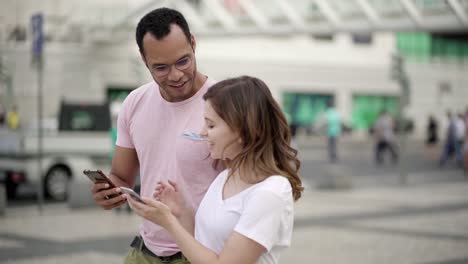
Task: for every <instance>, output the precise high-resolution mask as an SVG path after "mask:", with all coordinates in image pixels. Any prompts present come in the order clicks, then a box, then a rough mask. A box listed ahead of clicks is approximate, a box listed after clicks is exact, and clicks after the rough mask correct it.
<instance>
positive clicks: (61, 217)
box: [0, 179, 468, 264]
mask: <svg viewBox="0 0 468 264" xmlns="http://www.w3.org/2000/svg"><path fill="white" fill-rule="evenodd" d="M467 194H468V181H467V180H464V179H460V180H454V181H451V182H448V183H444V182H436V183H427V184H418V185H414V184H413V185H411V184H410V185H407V186H396V187H395V186H392V187H374V188H355V189H350V190H341V191H339V190H335V191H331V190H326V191H324V190H318V189H316V188H313V187H309V188H308V189H307V190H306V192H305V193H304V197H303V198H302V199H301V200H299V202H298V203H297V204H296V218H295V229H294V236H293V242H292V247H291V248H290V249H288V250H287V251H285V252H284V254H283V256H282V259H281V263H285V264H286V263H360V264H365V263H369V264H371V263H372V264H374V263H427V264H429V263H446V264H449V263H450V264H453V263H468V221H467V219H468V195H467ZM139 223H140V219H139V218H138V217H136V216H135V215H134V214H128V213H127V212H125V211H120V212H116V211H103V210H100V209H97V208H88V209H80V210H71V209H69V208H68V206H67V205H66V204H63V203H59V204H47V205H46V206H45V207H44V210H43V214H42V215H40V214H39V212H38V209H37V207H36V206H33V205H27V206H19V207H14V208H8V209H7V212H6V214H5V215H4V216H3V217H0V263H10V264H20V263H21V264H23V263H37V264H45V263H64V262H66V263H72V264H73V263H87V264H92V263H99V264H100V263H121V262H122V259H123V257H124V256H125V254H126V251H127V249H128V246H127V245H128V243H129V242H130V240H131V238H132V237H133V236H134V234H135V233H136V230H137V227H138V224H139Z"/></svg>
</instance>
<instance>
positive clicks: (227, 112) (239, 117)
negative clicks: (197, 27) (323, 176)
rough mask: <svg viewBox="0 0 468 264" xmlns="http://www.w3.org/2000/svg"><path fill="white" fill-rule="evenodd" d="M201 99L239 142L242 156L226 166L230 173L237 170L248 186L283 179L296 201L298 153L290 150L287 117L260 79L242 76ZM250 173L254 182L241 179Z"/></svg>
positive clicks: (298, 187) (215, 86)
mask: <svg viewBox="0 0 468 264" xmlns="http://www.w3.org/2000/svg"><path fill="white" fill-rule="evenodd" d="M203 99H205V100H206V101H209V102H210V104H211V106H212V107H213V109H214V110H215V111H216V113H217V114H218V115H219V116H220V117H221V118H222V119H223V120H224V122H226V123H227V125H228V126H229V127H230V128H231V129H232V130H233V131H235V132H238V133H239V135H240V137H241V139H242V144H243V148H242V151H241V153H240V154H239V155H237V156H236V157H235V158H234V159H233V160H232V161H230V162H229V164H228V167H229V168H230V169H231V173H233V172H234V171H237V170H239V173H240V175H241V177H243V179H244V180H245V181H247V182H250V183H257V182H260V181H262V180H264V179H265V178H266V177H269V176H271V175H282V176H284V177H286V178H287V179H288V180H289V182H290V184H291V187H292V191H293V197H294V200H298V199H299V198H300V197H301V193H302V191H303V190H304V188H303V187H302V182H301V179H300V178H299V175H298V171H299V167H300V161H299V160H298V159H297V150H295V149H293V148H292V147H291V146H290V143H291V134H290V131H289V127H288V123H287V121H286V117H285V115H284V114H283V112H282V110H281V108H280V107H279V105H278V103H277V102H276V101H275V100H274V99H273V96H272V94H271V92H270V90H269V89H268V86H267V85H266V84H265V83H264V82H263V81H261V80H260V79H257V78H254V77H249V76H241V77H238V78H232V79H227V80H224V81H221V82H218V83H217V84H215V85H213V86H212V87H211V88H210V89H209V90H208V91H207V92H206V94H205V95H204V96H203ZM250 170H253V172H254V174H255V175H256V177H257V179H246V178H245V176H243V175H245V173H243V172H245V171H250ZM252 181H253V182H252Z"/></svg>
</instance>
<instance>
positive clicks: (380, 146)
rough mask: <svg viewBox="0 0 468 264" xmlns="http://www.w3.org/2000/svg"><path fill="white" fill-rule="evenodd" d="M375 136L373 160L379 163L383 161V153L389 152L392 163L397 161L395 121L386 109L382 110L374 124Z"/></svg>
mask: <svg viewBox="0 0 468 264" xmlns="http://www.w3.org/2000/svg"><path fill="white" fill-rule="evenodd" d="M374 136H375V162H376V164H377V165H380V164H382V163H383V162H384V156H383V155H384V153H385V152H386V151H388V152H390V155H391V158H392V162H393V164H395V163H397V162H398V150H397V142H396V137H395V122H394V120H393V117H392V116H391V115H390V113H388V112H387V111H386V110H383V111H382V112H381V113H380V115H379V118H378V119H377V121H376V123H375V125H374Z"/></svg>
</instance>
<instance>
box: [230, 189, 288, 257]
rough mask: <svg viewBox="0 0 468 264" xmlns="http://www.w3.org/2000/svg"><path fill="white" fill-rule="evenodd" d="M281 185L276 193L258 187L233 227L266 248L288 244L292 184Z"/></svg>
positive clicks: (268, 249) (247, 200)
mask: <svg viewBox="0 0 468 264" xmlns="http://www.w3.org/2000/svg"><path fill="white" fill-rule="evenodd" d="M288 185H289V183H288ZM284 188H285V187H284V185H283V190H281V191H279V193H276V192H275V191H273V190H271V189H260V190H258V191H256V192H254V193H253V194H252V195H250V197H249V199H246V201H245V208H244V211H243V212H242V214H241V217H240V219H239V222H238V223H237V225H236V226H235V228H234V231H236V232H238V233H239V234H242V235H244V236H246V237H248V238H250V239H252V240H254V241H256V242H257V243H259V244H261V245H262V246H263V247H265V249H266V250H267V251H270V250H271V249H272V248H273V246H275V245H283V246H289V244H290V239H291V236H292V225H293V212H292V208H293V200H292V193H291V187H290V186H287V187H286V188H288V189H286V190H284ZM288 193H289V194H288ZM288 196H289V197H290V198H289V197H288Z"/></svg>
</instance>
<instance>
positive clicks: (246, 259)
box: [127, 197, 266, 264]
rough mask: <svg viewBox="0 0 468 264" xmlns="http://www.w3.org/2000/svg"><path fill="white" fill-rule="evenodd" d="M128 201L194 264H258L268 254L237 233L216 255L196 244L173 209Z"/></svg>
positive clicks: (151, 201) (150, 203)
mask: <svg viewBox="0 0 468 264" xmlns="http://www.w3.org/2000/svg"><path fill="white" fill-rule="evenodd" d="M127 199H128V201H129V203H130V206H131V207H132V209H133V210H134V211H135V213H136V214H138V215H140V216H142V217H143V218H145V219H147V220H149V221H151V222H153V223H155V224H158V225H160V226H162V227H164V228H165V229H166V230H167V231H168V232H169V233H170V234H171V235H172V237H173V238H174V240H175V241H176V243H177V245H178V246H179V248H180V249H181V250H182V252H183V253H184V255H185V256H186V257H187V258H188V259H189V261H190V262H191V263H193V264H198V263H200V264H201V263H214V264H216V263H222V264H231V263H232V264H237V263H255V262H256V261H257V260H258V258H259V257H260V256H261V255H262V254H263V253H265V252H266V249H265V248H264V247H263V246H262V245H260V244H259V243H257V242H255V241H253V240H251V239H249V238H247V237H245V236H243V235H241V234H239V233H237V232H232V234H231V235H230V237H229V238H228V240H227V241H226V243H225V245H224V248H223V250H222V251H221V253H220V254H219V255H217V254H215V253H214V252H213V251H212V250H210V249H208V248H206V247H205V246H203V245H202V244H201V243H200V242H198V241H197V240H195V238H194V237H193V235H192V234H190V233H189V232H188V231H187V230H186V229H185V228H184V227H183V226H182V225H181V223H180V222H179V221H178V220H177V218H176V217H175V216H174V215H173V214H172V213H171V211H170V208H169V207H167V206H166V205H165V204H163V203H161V202H158V201H155V200H152V199H148V198H145V197H144V198H143V200H144V201H145V203H146V204H142V203H139V202H137V201H135V200H134V199H132V198H131V197H128V198H127Z"/></svg>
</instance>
